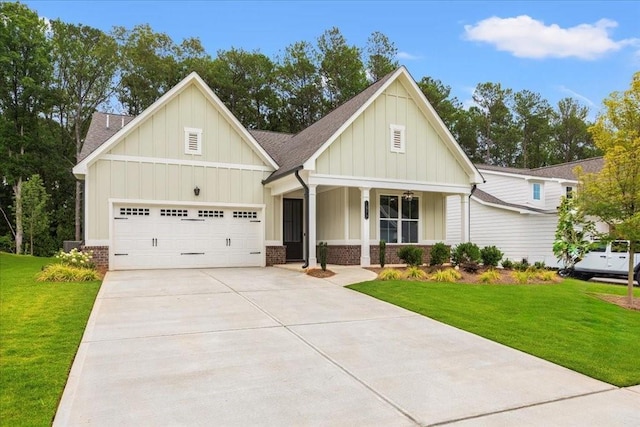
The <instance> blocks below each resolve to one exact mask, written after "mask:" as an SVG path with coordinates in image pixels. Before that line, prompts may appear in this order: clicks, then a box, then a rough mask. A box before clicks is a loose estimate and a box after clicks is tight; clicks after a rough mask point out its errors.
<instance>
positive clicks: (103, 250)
mask: <svg viewBox="0 0 640 427" xmlns="http://www.w3.org/2000/svg"><path fill="white" fill-rule="evenodd" d="M82 251H84V252H88V251H92V252H93V259H92V262H93V263H94V264H95V266H96V268H97V269H99V270H108V269H109V246H82Z"/></svg>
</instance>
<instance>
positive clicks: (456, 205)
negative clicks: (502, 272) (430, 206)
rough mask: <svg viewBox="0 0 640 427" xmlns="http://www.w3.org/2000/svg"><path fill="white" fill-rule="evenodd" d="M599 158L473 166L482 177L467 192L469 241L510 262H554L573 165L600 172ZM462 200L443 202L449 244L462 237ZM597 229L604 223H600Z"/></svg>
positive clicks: (571, 186)
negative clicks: (549, 163)
mask: <svg viewBox="0 0 640 427" xmlns="http://www.w3.org/2000/svg"><path fill="white" fill-rule="evenodd" d="M603 162H604V160H603V158H602V157H595V158H592V159H587V160H580V161H575V162H570V163H563V164H559V165H554V166H547V167H541V168H535V169H522V168H506V167H500V166H489V165H476V167H477V168H478V170H479V171H480V173H481V174H482V176H483V177H484V179H485V182H484V183H483V184H479V185H478V186H477V187H476V189H475V191H473V193H472V194H471V196H470V202H469V215H468V218H469V233H470V234H469V235H470V241H471V242H473V243H475V244H477V245H478V246H480V247H481V248H482V247H484V246H491V245H494V246H497V247H498V248H499V249H500V250H501V251H502V252H504V257H505V258H509V259H510V260H512V261H521V260H522V259H523V258H526V259H527V260H528V262H529V263H534V262H538V261H542V262H544V263H545V264H546V265H547V266H557V259H556V257H555V255H554V254H553V250H552V245H553V241H554V235H555V231H556V227H557V224H558V214H557V208H558V206H559V204H560V198H561V196H567V197H571V196H572V195H573V194H574V192H575V191H576V189H577V186H578V179H577V177H576V176H575V174H574V172H573V171H574V169H575V168H576V167H577V166H581V167H582V169H583V170H584V171H585V172H589V173H590V172H598V171H599V170H600V169H601V168H602V166H603ZM460 222H461V217H460V200H459V198H454V197H451V198H449V199H448V200H447V243H449V244H451V245H455V244H458V243H460V242H461V241H462V239H461V236H460V235H459V231H458V230H459V229H460V228H459V227H460ZM598 228H599V231H605V230H606V225H604V224H599V225H598Z"/></svg>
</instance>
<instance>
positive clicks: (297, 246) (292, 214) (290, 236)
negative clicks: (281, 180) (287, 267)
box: [282, 199, 304, 261]
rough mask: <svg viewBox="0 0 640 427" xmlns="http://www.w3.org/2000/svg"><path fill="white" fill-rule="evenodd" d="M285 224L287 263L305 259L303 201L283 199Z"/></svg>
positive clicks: (284, 240)
mask: <svg viewBox="0 0 640 427" xmlns="http://www.w3.org/2000/svg"><path fill="white" fill-rule="evenodd" d="M282 202H283V206H282V208H283V210H284V212H283V215H282V217H283V218H284V220H283V221H284V224H283V227H282V228H283V232H284V239H283V243H284V245H285V246H286V247H287V261H300V260H302V259H303V258H304V253H303V249H302V242H303V240H304V236H303V231H302V199H283V200H282Z"/></svg>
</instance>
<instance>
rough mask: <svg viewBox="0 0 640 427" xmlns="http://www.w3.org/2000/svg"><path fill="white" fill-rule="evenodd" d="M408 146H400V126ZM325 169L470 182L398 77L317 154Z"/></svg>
mask: <svg viewBox="0 0 640 427" xmlns="http://www.w3.org/2000/svg"><path fill="white" fill-rule="evenodd" d="M397 129H401V130H402V133H403V138H404V140H403V142H404V146H403V147H402V148H401V149H398V148H399V147H397V146H396V145H398V146H399V145H401V144H394V142H397V139H398V136H397V133H398V132H394V130H397ZM316 173H318V174H321V175H331V176H336V177H339V176H345V177H347V176H348V177H367V178H379V179H390V180H400V181H407V182H426V183H431V184H440V183H441V184H454V185H460V186H468V185H469V176H468V174H467V173H466V172H465V170H464V168H463V166H462V165H461V164H460V163H459V161H458V160H457V159H456V157H455V156H454V155H453V153H452V152H451V151H450V149H449V147H448V146H447V144H445V142H444V140H443V138H442V137H441V136H440V135H439V134H438V132H437V131H436V128H435V127H434V124H432V123H430V122H429V120H428V119H427V117H425V115H424V113H423V111H422V110H421V109H420V107H419V106H418V105H417V103H416V101H415V100H414V99H413V98H412V96H411V95H410V94H409V92H408V91H407V89H406V88H405V87H404V86H403V84H402V83H401V82H400V81H399V80H397V81H395V82H393V83H392V84H391V85H390V86H389V87H388V88H387V89H386V90H385V91H384V92H383V93H382V94H381V95H380V96H379V97H378V98H376V100H375V101H374V102H373V103H372V104H371V105H370V106H368V107H367V109H366V110H365V111H364V112H363V113H362V114H361V115H360V116H359V117H358V118H357V119H356V120H355V121H354V122H353V123H352V124H351V125H350V126H348V127H347V128H346V129H345V130H344V131H343V132H342V133H341V134H340V136H339V137H338V138H337V139H336V140H335V141H334V142H333V143H332V144H331V145H330V146H329V147H328V148H327V149H326V151H324V152H323V153H322V154H321V155H320V156H319V157H318V159H317V160H316Z"/></svg>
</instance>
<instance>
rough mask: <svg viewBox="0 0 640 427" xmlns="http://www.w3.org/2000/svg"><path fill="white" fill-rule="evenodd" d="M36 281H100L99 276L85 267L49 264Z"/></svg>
mask: <svg viewBox="0 0 640 427" xmlns="http://www.w3.org/2000/svg"><path fill="white" fill-rule="evenodd" d="M37 280H38V282H91V281H94V280H100V274H99V273H98V272H97V271H96V270H93V269H90V268H86V267H74V266H70V265H64V264H50V265H47V266H46V267H44V268H43V269H42V271H41V272H40V274H38V277H37Z"/></svg>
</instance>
